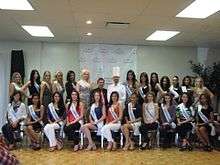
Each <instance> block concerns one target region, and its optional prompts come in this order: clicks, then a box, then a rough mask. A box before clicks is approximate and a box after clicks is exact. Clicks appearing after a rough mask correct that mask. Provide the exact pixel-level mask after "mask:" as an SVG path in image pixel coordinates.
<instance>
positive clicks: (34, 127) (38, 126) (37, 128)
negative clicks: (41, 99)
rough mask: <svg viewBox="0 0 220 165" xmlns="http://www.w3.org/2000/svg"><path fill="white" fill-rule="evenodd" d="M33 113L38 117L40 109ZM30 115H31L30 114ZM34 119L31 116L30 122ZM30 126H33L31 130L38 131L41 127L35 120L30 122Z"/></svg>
mask: <svg viewBox="0 0 220 165" xmlns="http://www.w3.org/2000/svg"><path fill="white" fill-rule="evenodd" d="M35 114H36V115H37V117H39V118H40V111H35ZM30 116H31V115H30ZM34 121H35V120H34V119H33V117H32V116H31V122H34ZM32 127H33V130H34V131H40V130H41V129H42V125H41V124H40V123H39V122H37V123H34V124H32Z"/></svg>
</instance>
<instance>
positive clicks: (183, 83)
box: [182, 76, 192, 86]
mask: <svg viewBox="0 0 220 165" xmlns="http://www.w3.org/2000/svg"><path fill="white" fill-rule="evenodd" d="M187 78H188V79H189V85H190V86H191V85H192V79H191V77H190V76H185V77H184V78H183V80H182V86H186V84H185V80H186V79H187Z"/></svg>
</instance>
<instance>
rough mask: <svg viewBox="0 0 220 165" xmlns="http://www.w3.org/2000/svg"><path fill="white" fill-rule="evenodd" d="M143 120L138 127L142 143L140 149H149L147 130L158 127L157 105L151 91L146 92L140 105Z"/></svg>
mask: <svg viewBox="0 0 220 165" xmlns="http://www.w3.org/2000/svg"><path fill="white" fill-rule="evenodd" d="M142 109H143V110H142V113H143V122H142V124H141V127H140V132H141V135H142V145H141V146H140V149H141V150H143V149H146V148H147V147H148V149H150V144H149V141H150V140H149V138H148V132H149V131H151V130H157V128H158V118H159V106H158V104H157V103H156V102H155V94H154V93H153V92H148V93H147V95H146V101H145V103H143V105H142Z"/></svg>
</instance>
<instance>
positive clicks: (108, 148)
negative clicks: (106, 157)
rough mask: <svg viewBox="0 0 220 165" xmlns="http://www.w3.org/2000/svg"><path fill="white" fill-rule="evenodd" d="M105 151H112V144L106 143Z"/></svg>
mask: <svg viewBox="0 0 220 165" xmlns="http://www.w3.org/2000/svg"><path fill="white" fill-rule="evenodd" d="M107 150H108V151H111V150H112V142H108V147H107Z"/></svg>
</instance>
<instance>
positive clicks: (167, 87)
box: [160, 76, 170, 91]
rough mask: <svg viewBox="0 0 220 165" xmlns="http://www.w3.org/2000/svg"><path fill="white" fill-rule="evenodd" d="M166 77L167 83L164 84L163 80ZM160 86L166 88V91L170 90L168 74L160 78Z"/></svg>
mask: <svg viewBox="0 0 220 165" xmlns="http://www.w3.org/2000/svg"><path fill="white" fill-rule="evenodd" d="M164 79H166V80H167V84H166V85H164V84H163V80H164ZM160 86H161V88H162V89H163V90H164V91H169V88H170V79H169V77H168V76H163V77H162V78H161V79H160Z"/></svg>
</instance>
